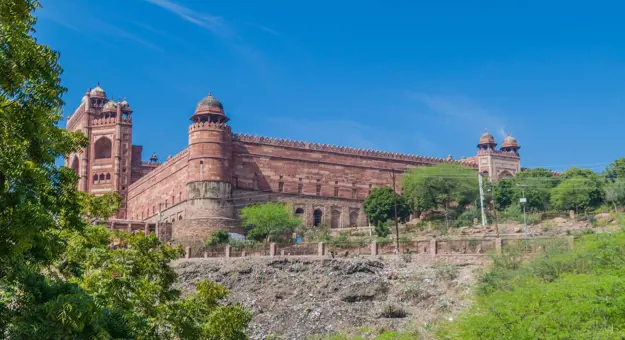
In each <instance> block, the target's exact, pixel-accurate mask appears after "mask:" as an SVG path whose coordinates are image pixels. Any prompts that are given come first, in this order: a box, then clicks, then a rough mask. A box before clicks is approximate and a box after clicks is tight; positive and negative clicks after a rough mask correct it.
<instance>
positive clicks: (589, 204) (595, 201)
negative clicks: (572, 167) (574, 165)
mask: <svg viewBox="0 0 625 340" xmlns="http://www.w3.org/2000/svg"><path fill="white" fill-rule="evenodd" d="M595 175H596V174H595ZM597 177H598V176H597ZM602 201H603V188H602V185H601V182H600V180H599V179H598V178H594V177H593V178H590V177H582V176H581V175H580V176H574V177H569V178H567V179H565V180H564V181H563V182H561V183H560V184H558V186H557V187H555V188H553V190H552V191H551V202H552V204H553V206H554V207H555V208H557V209H561V210H575V212H579V211H580V210H582V211H586V210H588V209H591V208H595V207H598V206H599V205H601V202H602Z"/></svg>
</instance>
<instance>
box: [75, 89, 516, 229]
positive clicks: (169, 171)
mask: <svg viewBox="0 0 625 340" xmlns="http://www.w3.org/2000/svg"><path fill="white" fill-rule="evenodd" d="M131 113H132V110H131V109H130V105H129V104H128V102H126V100H124V101H122V102H115V101H113V100H107V99H106V94H105V92H104V90H102V88H100V86H99V85H98V86H97V87H96V88H95V89H93V90H90V91H88V92H87V94H86V95H85V96H84V97H83V99H82V102H81V104H80V106H79V107H78V108H77V109H76V111H75V112H74V114H73V115H72V116H71V117H68V121H67V128H68V130H71V131H76V130H80V131H83V132H84V133H85V134H86V135H87V136H88V137H89V146H88V147H87V148H85V149H84V150H82V151H81V152H79V153H77V154H71V155H68V157H67V159H66V161H65V165H66V166H68V167H72V168H73V169H74V170H76V172H77V173H78V174H79V175H80V182H79V183H78V186H79V189H80V190H82V191H86V192H90V193H93V194H103V193H107V192H117V193H119V194H120V195H121V196H122V197H123V203H122V207H121V209H120V211H119V213H118V216H117V218H120V219H124V221H138V222H139V221H140V222H143V223H156V222H168V223H172V224H173V225H172V234H173V238H174V239H189V238H195V239H206V238H207V237H208V235H210V233H211V232H212V231H213V230H215V229H217V228H224V227H225V228H229V229H231V230H233V231H241V228H240V225H239V223H238V222H237V212H238V210H239V209H241V208H242V207H244V206H246V205H249V204H252V203H257V202H264V201H268V200H277V201H285V202H287V203H288V204H289V206H290V207H291V209H292V211H293V214H295V215H298V216H301V218H302V220H303V221H304V224H305V225H309V226H313V225H320V224H324V225H328V226H330V227H332V228H344V227H349V226H362V225H367V218H366V216H365V214H364V212H363V210H362V202H363V201H364V199H365V198H366V197H367V195H368V194H369V192H370V191H371V189H372V188H375V187H381V186H390V185H392V172H393V171H394V172H395V174H396V177H397V179H398V183H399V180H401V176H402V173H403V172H404V171H405V170H407V169H410V168H412V167H417V166H428V165H433V164H438V163H445V162H448V163H459V164H463V165H466V166H468V167H472V168H475V169H476V172H477V171H479V172H481V173H483V174H485V175H487V176H488V177H490V178H495V179H497V178H501V177H507V176H514V175H515V174H516V173H517V172H519V171H520V158H519V154H518V150H519V145H518V143H517V142H516V140H514V138H512V137H510V136H508V137H507V138H506V139H505V140H504V143H503V144H502V147H501V149H500V150H496V149H495V147H496V145H497V144H496V143H495V139H494V138H493V136H492V135H490V134H489V133H488V132H485V133H484V134H483V135H482V137H481V138H480V142H479V144H478V153H477V155H476V156H473V157H471V158H467V159H464V158H463V159H461V160H454V159H452V158H451V156H448V157H447V158H435V157H424V156H416V155H407V154H399V153H393V152H381V151H374V150H363V149H355V148H348V147H342V146H333V145H326V144H317V143H308V142H300V141H291V140H284V139H277V138H269V137H258V136H250V135H246V134H237V133H233V132H232V131H231V130H230V126H229V125H228V120H229V118H228V117H227V115H226V113H225V111H224V108H223V105H222V104H221V102H219V101H218V100H217V99H216V98H214V97H213V96H212V95H210V94H209V95H208V96H207V97H206V98H204V99H202V100H201V101H200V102H199V103H198V104H197V107H196V110H195V112H194V113H193V114H192V115H191V124H190V126H189V131H188V133H189V146H188V147H187V148H186V149H184V150H182V151H181V152H180V153H178V154H177V155H175V156H173V157H170V158H168V159H167V160H166V161H165V162H164V163H162V164H159V163H157V158H156V155H152V157H151V158H150V161H149V162H143V161H142V160H141V156H142V155H141V153H142V147H141V146H136V145H132V119H131V117H130V115H131ZM398 190H399V189H398ZM124 223H126V222H124Z"/></svg>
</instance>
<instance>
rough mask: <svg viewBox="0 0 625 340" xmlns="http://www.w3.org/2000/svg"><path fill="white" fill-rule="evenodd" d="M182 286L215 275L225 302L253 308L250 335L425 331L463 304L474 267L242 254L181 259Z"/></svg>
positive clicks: (188, 287) (301, 336) (277, 336)
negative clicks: (225, 293)
mask: <svg viewBox="0 0 625 340" xmlns="http://www.w3.org/2000/svg"><path fill="white" fill-rule="evenodd" d="M173 267H174V268H175V269H176V271H177V272H178V273H179V275H180V280H179V281H180V286H181V289H182V290H183V291H185V292H189V291H193V290H194V289H195V283H196V282H197V281H198V280H213V281H215V282H218V283H220V284H223V285H225V286H227V287H228V288H229V289H230V291H231V297H230V298H229V301H228V303H237V302H238V303H241V304H243V305H244V306H245V307H247V308H249V309H250V310H251V311H252V312H253V319H252V322H251V324H250V327H249V332H248V334H249V335H250V338H251V339H267V338H273V339H309V338H311V337H313V338H321V337H323V336H325V335H331V334H336V333H339V332H343V333H346V334H352V335H355V334H357V335H360V336H363V335H364V336H366V337H367V336H371V337H372V336H374V335H376V334H379V333H380V332H381V331H382V330H397V329H404V328H406V327H410V328H416V329H421V330H423V329H427V328H428V325H429V324H431V323H432V322H435V321H436V320H440V319H441V318H444V319H449V318H453V317H454V315H455V314H457V313H458V312H459V311H460V310H462V309H464V308H466V307H467V306H468V305H469V301H468V297H469V296H470V293H471V287H472V286H473V284H474V281H475V271H476V269H478V268H480V266H478V265H465V266H458V265H444V264H423V263H416V262H409V263H407V262H405V260H402V259H397V258H395V257H391V258H377V257H375V258H373V257H371V258H362V257H361V258H357V257H355V258H318V257H310V258H308V257H306V258H288V259H287V258H241V259H230V260H224V259H190V260H179V261H176V262H174V263H173Z"/></svg>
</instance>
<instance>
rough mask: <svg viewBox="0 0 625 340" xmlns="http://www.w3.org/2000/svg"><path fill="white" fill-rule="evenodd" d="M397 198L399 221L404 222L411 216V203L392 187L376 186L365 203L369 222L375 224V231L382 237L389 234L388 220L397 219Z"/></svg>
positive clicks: (364, 206)
mask: <svg viewBox="0 0 625 340" xmlns="http://www.w3.org/2000/svg"><path fill="white" fill-rule="evenodd" d="M395 199H397V219H398V222H404V221H406V220H407V219H408V218H409V217H410V205H409V204H408V202H407V200H406V198H405V197H404V196H403V195H399V194H397V193H395V192H393V188H391V187H382V188H374V189H373V190H371V194H370V195H369V196H367V198H366V199H365V202H364V204H363V208H364V210H365V214H366V215H367V218H368V219H369V222H370V223H371V224H372V225H373V226H375V232H376V234H377V235H378V236H380V237H386V236H388V233H389V228H388V225H387V223H386V222H387V221H390V220H393V221H394V220H395Z"/></svg>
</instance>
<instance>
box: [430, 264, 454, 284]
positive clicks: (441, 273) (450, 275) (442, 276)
mask: <svg viewBox="0 0 625 340" xmlns="http://www.w3.org/2000/svg"><path fill="white" fill-rule="evenodd" d="M434 270H435V274H436V278H438V279H439V280H447V281H452V280H455V279H456V278H457V277H458V266H456V265H454V264H443V265H438V266H436V267H435V268H434Z"/></svg>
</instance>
